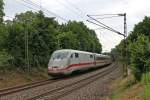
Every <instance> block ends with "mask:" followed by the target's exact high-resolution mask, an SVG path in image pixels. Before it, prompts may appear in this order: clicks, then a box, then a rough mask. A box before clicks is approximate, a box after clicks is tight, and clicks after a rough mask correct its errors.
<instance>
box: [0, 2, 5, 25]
mask: <svg viewBox="0 0 150 100" xmlns="http://www.w3.org/2000/svg"><path fill="white" fill-rule="evenodd" d="M3 6H4V2H3V0H0V24H1V23H2V22H3V16H4V15H5V14H4V11H3V10H4V7H3Z"/></svg>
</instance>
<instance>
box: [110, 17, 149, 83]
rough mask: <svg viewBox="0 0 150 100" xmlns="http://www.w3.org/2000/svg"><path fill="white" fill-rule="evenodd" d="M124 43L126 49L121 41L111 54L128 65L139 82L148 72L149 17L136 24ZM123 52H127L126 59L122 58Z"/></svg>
mask: <svg viewBox="0 0 150 100" xmlns="http://www.w3.org/2000/svg"><path fill="white" fill-rule="evenodd" d="M126 41H127V48H125V46H124V40H122V41H121V43H120V44H119V45H118V46H116V48H114V49H112V53H113V54H115V55H117V57H116V58H119V59H121V60H123V61H125V62H126V63H127V64H128V65H130V66H131V69H132V72H133V74H134V75H135V78H136V79H137V80H141V77H142V75H143V74H144V73H147V72H149V71H150V17H145V18H144V19H143V21H141V22H139V23H138V24H136V25H135V26H134V29H133V31H131V32H130V34H129V36H128V37H127V39H126ZM125 50H126V51H125ZM125 52H127V57H126V59H124V58H125V57H124V56H123V55H125V54H124V53H125Z"/></svg>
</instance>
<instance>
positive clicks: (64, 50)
mask: <svg viewBox="0 0 150 100" xmlns="http://www.w3.org/2000/svg"><path fill="white" fill-rule="evenodd" d="M66 51H69V52H76V53H84V54H96V55H97V56H102V57H109V56H108V55H103V54H98V53H92V52H86V51H80V50H73V49H61V50H56V51H55V52H66Z"/></svg>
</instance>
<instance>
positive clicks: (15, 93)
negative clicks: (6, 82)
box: [0, 64, 116, 100]
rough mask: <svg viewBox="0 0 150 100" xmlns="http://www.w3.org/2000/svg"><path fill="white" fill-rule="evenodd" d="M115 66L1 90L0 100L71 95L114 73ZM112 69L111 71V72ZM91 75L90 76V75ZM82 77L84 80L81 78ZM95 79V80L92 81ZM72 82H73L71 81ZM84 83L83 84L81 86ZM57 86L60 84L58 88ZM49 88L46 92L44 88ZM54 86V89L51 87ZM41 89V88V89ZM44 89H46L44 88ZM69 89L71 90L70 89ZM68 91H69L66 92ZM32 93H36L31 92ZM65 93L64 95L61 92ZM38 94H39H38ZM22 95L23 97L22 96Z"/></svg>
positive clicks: (31, 99)
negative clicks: (71, 92)
mask: <svg viewBox="0 0 150 100" xmlns="http://www.w3.org/2000/svg"><path fill="white" fill-rule="evenodd" d="M114 66H115V64H112V65H110V66H109V67H106V68H104V69H101V70H100V71H98V70H97V72H96V74H95V72H90V73H91V74H90V73H86V74H81V75H80V76H78V75H77V76H78V77H69V78H68V77H67V78H63V79H55V80H52V79H48V80H44V81H39V82H34V83H30V84H25V85H21V86H15V87H11V88H7V89H3V90H0V100H1V99H2V100H12V98H13V100H27V99H29V100H35V99H37V98H40V97H43V96H46V95H49V94H50V95H51V97H52V98H57V97H59V96H63V95H65V94H69V93H68V92H69V91H72V90H74V89H75V90H76V88H79V87H81V86H83V85H87V84H89V83H91V82H92V81H94V80H96V79H98V78H100V77H102V76H104V75H106V74H108V73H109V72H111V71H113V70H114V68H116V67H114ZM109 69H111V70H109ZM88 74H89V75H88ZM99 75H100V76H99ZM80 77H82V78H80ZM92 77H93V79H92ZM70 80H72V82H71V81H70ZM62 82H63V83H65V84H63V85H62V84H60V83H62ZM81 82H82V84H80V83H81ZM56 84H59V85H58V86H57V85H56ZM45 86H46V87H49V89H48V88H47V90H46V91H45V90H44V88H45ZM51 86H52V87H51ZM39 87H40V88H39ZM43 87H44V88H43ZM68 87H69V88H70V89H68ZM66 89H67V90H66ZM39 90H44V91H43V92H38V91H39ZM31 91H35V93H34V92H31ZM61 91H63V93H62V92H61ZM37 92H38V93H37ZM20 93H21V95H20ZM22 94H23V95H26V96H25V97H24V98H23V97H22ZM42 100H43V99H42Z"/></svg>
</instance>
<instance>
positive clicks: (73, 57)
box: [70, 53, 79, 64]
mask: <svg viewBox="0 0 150 100" xmlns="http://www.w3.org/2000/svg"><path fill="white" fill-rule="evenodd" d="M70 64H79V53H73V54H71V56H70Z"/></svg>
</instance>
